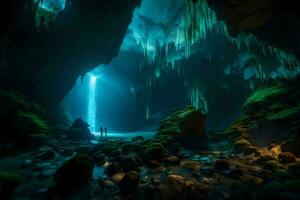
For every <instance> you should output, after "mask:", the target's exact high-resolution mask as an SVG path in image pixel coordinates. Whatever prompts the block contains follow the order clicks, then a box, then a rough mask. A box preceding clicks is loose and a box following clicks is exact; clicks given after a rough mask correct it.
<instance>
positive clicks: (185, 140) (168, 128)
mask: <svg viewBox="0 0 300 200" xmlns="http://www.w3.org/2000/svg"><path fill="white" fill-rule="evenodd" d="M205 127H206V117H205V115H204V113H203V112H202V111H201V110H196V109H195V108H194V107H192V106H187V107H185V108H184V109H181V110H177V111H175V112H173V113H172V114H170V115H169V116H167V117H166V118H164V119H162V121H161V125H160V128H159V129H158V131H157V135H156V137H155V139H156V140H158V142H160V143H162V144H164V145H165V146H168V145H169V144H171V143H181V144H182V145H184V146H185V147H188V148H206V140H207V138H206V135H205Z"/></svg>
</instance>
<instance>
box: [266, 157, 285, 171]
mask: <svg viewBox="0 0 300 200" xmlns="http://www.w3.org/2000/svg"><path fill="white" fill-rule="evenodd" d="M264 169H269V170H272V171H276V170H280V169H284V166H283V165H281V164H280V163H279V162H278V161H276V160H269V161H267V162H266V163H265V164H264Z"/></svg>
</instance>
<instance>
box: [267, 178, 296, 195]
mask: <svg viewBox="0 0 300 200" xmlns="http://www.w3.org/2000/svg"><path fill="white" fill-rule="evenodd" d="M265 188H266V189H268V190H271V191H286V192H298V191H300V181H299V180H287V181H284V182H279V181H273V182H271V183H269V184H267V185H266V186H265Z"/></svg>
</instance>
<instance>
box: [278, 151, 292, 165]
mask: <svg viewBox="0 0 300 200" xmlns="http://www.w3.org/2000/svg"><path fill="white" fill-rule="evenodd" d="M278 159H279V162H280V163H282V164H287V163H294V162H296V157H295V155H294V154H292V153H290V152H285V153H280V154H279V155H278Z"/></svg>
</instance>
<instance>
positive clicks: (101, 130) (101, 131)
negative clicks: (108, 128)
mask: <svg viewBox="0 0 300 200" xmlns="http://www.w3.org/2000/svg"><path fill="white" fill-rule="evenodd" d="M100 134H101V138H102V137H103V127H102V126H101V127H100Z"/></svg>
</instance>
